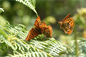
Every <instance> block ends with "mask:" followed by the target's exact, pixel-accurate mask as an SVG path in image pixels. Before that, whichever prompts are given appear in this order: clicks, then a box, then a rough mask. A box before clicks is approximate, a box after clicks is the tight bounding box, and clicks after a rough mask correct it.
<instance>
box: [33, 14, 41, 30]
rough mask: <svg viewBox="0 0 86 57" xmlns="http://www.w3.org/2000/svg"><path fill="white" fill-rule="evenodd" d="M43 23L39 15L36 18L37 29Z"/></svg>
mask: <svg viewBox="0 0 86 57" xmlns="http://www.w3.org/2000/svg"><path fill="white" fill-rule="evenodd" d="M40 24H41V20H40V17H39V16H38V17H37V19H36V20H35V23H34V26H35V28H36V29H38V30H39V29H40V27H39V25H40Z"/></svg>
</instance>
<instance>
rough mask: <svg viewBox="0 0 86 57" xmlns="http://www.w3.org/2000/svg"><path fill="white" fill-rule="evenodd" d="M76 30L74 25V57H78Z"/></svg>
mask: <svg viewBox="0 0 86 57" xmlns="http://www.w3.org/2000/svg"><path fill="white" fill-rule="evenodd" d="M76 32H77V29H76V25H75V28H74V39H75V46H76V57H78V42H77V33H76Z"/></svg>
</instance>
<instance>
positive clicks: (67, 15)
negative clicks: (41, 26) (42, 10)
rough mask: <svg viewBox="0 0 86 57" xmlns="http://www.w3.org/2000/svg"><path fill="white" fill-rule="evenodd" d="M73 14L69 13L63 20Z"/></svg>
mask: <svg viewBox="0 0 86 57" xmlns="http://www.w3.org/2000/svg"><path fill="white" fill-rule="evenodd" d="M70 15H71V14H68V15H67V16H66V17H65V18H64V19H63V20H62V22H64V21H65V20H66V19H67V18H68V17H69V16H70Z"/></svg>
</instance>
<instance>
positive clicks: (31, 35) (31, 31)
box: [25, 28, 39, 41]
mask: <svg viewBox="0 0 86 57" xmlns="http://www.w3.org/2000/svg"><path fill="white" fill-rule="evenodd" d="M38 35H39V32H38V31H37V30H36V29H35V28H32V29H31V30H30V31H29V33H28V35H27V37H26V39H25V40H26V41H29V40H31V39H32V38H34V37H36V36H38Z"/></svg>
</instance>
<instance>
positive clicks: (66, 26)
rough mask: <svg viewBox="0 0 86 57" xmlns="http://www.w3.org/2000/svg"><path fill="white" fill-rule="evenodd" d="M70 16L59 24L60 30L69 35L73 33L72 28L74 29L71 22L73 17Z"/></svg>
mask: <svg viewBox="0 0 86 57" xmlns="http://www.w3.org/2000/svg"><path fill="white" fill-rule="evenodd" d="M69 16H70V14H68V15H67V16H66V17H65V18H64V19H63V21H62V22H59V23H60V28H62V29H63V30H64V32H65V33H68V34H71V33H72V31H73V27H74V21H73V17H70V18H68V17H69Z"/></svg>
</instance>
